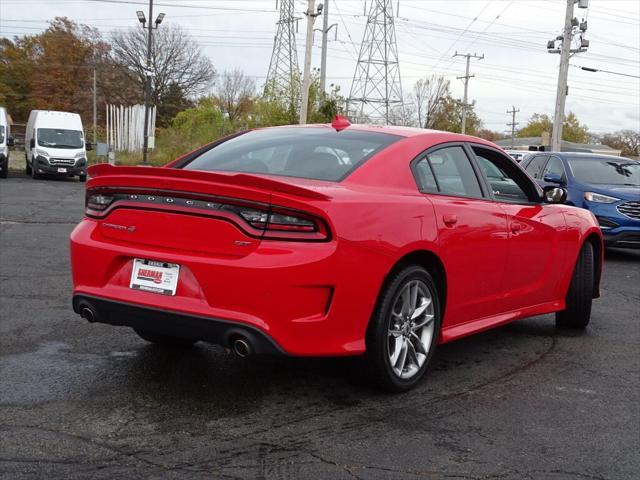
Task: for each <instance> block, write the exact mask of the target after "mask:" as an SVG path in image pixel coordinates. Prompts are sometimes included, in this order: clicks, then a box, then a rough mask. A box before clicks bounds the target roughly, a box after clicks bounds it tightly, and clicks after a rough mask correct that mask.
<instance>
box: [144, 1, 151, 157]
mask: <svg viewBox="0 0 640 480" xmlns="http://www.w3.org/2000/svg"><path fill="white" fill-rule="evenodd" d="M152 18H153V0H149V25H148V29H149V34H148V37H147V71H146V79H145V85H144V144H143V146H142V164H143V165H147V163H148V161H149V103H150V100H151V47H152V42H153V24H152V23H151V19H152Z"/></svg>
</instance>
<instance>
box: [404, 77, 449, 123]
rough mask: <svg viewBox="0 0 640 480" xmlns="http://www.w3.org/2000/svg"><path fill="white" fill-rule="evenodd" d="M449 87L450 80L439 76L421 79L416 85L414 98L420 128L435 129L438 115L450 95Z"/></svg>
mask: <svg viewBox="0 0 640 480" xmlns="http://www.w3.org/2000/svg"><path fill="white" fill-rule="evenodd" d="M449 86H450V82H449V80H445V78H444V77H439V76H437V75H432V76H430V77H427V78H424V79H423V78H421V79H420V80H418V81H417V82H416V83H415V84H414V86H413V98H414V103H415V110H416V115H417V117H418V118H417V119H418V126H419V127H420V128H433V124H434V122H435V117H436V114H437V113H438V111H439V110H440V109H441V108H442V102H443V100H444V98H445V97H446V96H447V95H449Z"/></svg>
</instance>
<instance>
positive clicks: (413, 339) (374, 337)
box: [366, 265, 441, 392]
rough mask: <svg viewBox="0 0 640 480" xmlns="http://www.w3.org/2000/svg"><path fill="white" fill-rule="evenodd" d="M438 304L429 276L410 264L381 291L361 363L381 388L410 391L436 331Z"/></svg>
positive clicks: (424, 366)
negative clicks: (364, 358)
mask: <svg viewBox="0 0 640 480" xmlns="http://www.w3.org/2000/svg"><path fill="white" fill-rule="evenodd" d="M440 321H441V319H440V302H439V298H438V290H437V287H436V283H435V282H434V280H433V277H432V276H431V275H430V274H429V272H427V271H426V270H425V269H424V268H422V267H420V266H418V265H410V266H407V267H405V268H403V269H402V270H400V271H398V272H396V273H395V274H394V275H393V277H392V278H390V279H389V281H387V282H386V284H385V286H384V287H383V291H382V293H381V296H380V299H379V300H378V304H377V305H376V309H375V311H374V313H373V316H372V318H371V324H370V325H369V330H368V332H367V353H366V361H367V365H368V368H369V373H370V375H371V377H372V380H373V381H374V382H375V383H377V384H378V385H379V386H381V387H382V388H384V389H385V390H389V391H392V392H404V391H407V390H409V389H411V388H413V387H414V386H415V385H416V384H417V383H418V382H419V381H420V379H421V378H422V376H423V375H424V374H425V372H426V371H427V368H428V366H429V363H430V361H431V358H432V357H433V353H434V351H435V349H436V343H437V340H438V332H439V330H440Z"/></svg>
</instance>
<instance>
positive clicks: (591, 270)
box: [556, 242, 595, 329]
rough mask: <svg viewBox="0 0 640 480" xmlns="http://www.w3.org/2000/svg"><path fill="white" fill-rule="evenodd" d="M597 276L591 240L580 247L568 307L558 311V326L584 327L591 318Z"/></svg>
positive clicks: (566, 301) (570, 286)
mask: <svg viewBox="0 0 640 480" xmlns="http://www.w3.org/2000/svg"><path fill="white" fill-rule="evenodd" d="M594 278H595V259H594V254H593V245H591V243H589V242H585V244H584V245H583V246H582V248H581V249H580V253H578V261H577V262H576V266H575V269H574V270H573V277H572V278H571V285H569V290H568V291H567V296H566V297H565V303H566V305H567V306H566V309H565V310H563V311H561V312H557V313H556V326H558V327H561V328H576V329H584V328H586V327H587V325H589V320H590V319H591V303H592V301H593V288H594Z"/></svg>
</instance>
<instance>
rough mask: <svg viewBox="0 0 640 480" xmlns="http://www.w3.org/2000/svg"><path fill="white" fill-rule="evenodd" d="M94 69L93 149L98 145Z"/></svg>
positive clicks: (94, 76)
mask: <svg viewBox="0 0 640 480" xmlns="http://www.w3.org/2000/svg"><path fill="white" fill-rule="evenodd" d="M96 103H97V102H96V69H95V68H94V69H93V145H94V147H95V145H96V143H98V140H97V138H98V136H97V135H98V134H97V131H96V130H97V129H98V108H97V105H96Z"/></svg>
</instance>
